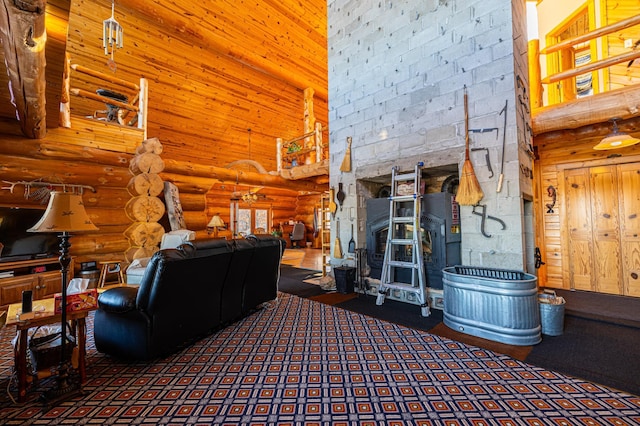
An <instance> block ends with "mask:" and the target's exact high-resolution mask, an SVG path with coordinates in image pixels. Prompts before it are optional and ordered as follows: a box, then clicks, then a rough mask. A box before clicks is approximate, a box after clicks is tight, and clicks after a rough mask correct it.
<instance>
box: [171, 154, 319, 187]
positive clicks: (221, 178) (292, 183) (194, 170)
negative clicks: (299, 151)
mask: <svg viewBox="0 0 640 426" xmlns="http://www.w3.org/2000/svg"><path fill="white" fill-rule="evenodd" d="M163 173H164V174H169V173H173V174H176V175H177V174H180V175H184V176H195V177H204V178H209V179H212V181H213V182H220V183H237V184H241V185H253V186H267V187H274V188H282V189H290V190H294V191H311V192H323V191H326V190H327V189H328V188H327V185H326V184H318V183H315V182H313V181H308V180H288V179H284V178H282V177H280V176H276V175H272V174H261V173H254V172H247V171H241V170H232V169H227V168H225V167H216V166H204V165H201V164H193V163H186V162H183V161H177V160H171V159H165V169H164V172H163Z"/></svg>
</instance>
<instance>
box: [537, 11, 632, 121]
mask: <svg viewBox="0 0 640 426" xmlns="http://www.w3.org/2000/svg"><path fill="white" fill-rule="evenodd" d="M636 25H640V14H639V15H636V16H632V17H630V18H627V19H624V20H622V21H619V22H616V23H614V24H611V25H607V26H604V27H601V28H598V29H596V30H594V31H590V32H588V33H585V34H582V35H579V36H576V37H573V38H571V39H567V40H563V41H562V42H560V43H557V44H554V45H550V46H547V47H545V48H544V49H542V50H541V51H540V50H539V44H538V40H531V41H530V42H529V63H530V71H529V80H530V81H529V86H530V90H531V92H530V99H531V107H532V108H533V109H536V108H538V107H541V106H543V100H542V93H543V85H550V84H554V83H560V87H561V88H560V90H561V92H562V93H563V94H564V95H567V96H560V98H562V99H563V100H572V99H574V97H572V96H569V95H568V94H567V90H566V89H565V88H569V87H571V88H573V87H575V78H576V77H577V76H580V75H583V74H587V73H591V72H597V71H599V70H602V69H605V68H608V67H611V66H613V65H617V64H621V63H625V62H628V63H629V62H631V61H633V60H635V59H637V58H640V48H633V47H632V48H631V50H629V51H627V52H625V53H622V54H619V55H614V56H609V57H606V58H597V60H596V61H594V62H590V63H588V64H586V65H582V66H574V67H569V68H567V69H564V70H562V71H559V72H556V73H553V74H550V75H548V76H546V77H544V78H541V73H540V55H551V54H554V53H558V54H560V55H561V56H562V57H573V55H572V54H571V53H572V51H573V49H574V48H575V46H577V45H580V44H584V43H589V42H592V41H594V40H598V39H600V38H602V37H604V36H606V35H608V34H612V33H615V32H617V31H621V30H623V29H627V28H630V27H633V26H636ZM562 52H566V53H568V54H567V55H562ZM594 80H595V79H594ZM603 91H607V90H606V89H603Z"/></svg>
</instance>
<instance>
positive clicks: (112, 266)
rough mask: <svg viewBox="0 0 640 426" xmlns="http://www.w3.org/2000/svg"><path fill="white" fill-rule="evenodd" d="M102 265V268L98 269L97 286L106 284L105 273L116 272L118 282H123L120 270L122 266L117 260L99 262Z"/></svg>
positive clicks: (100, 286) (122, 274)
mask: <svg viewBox="0 0 640 426" xmlns="http://www.w3.org/2000/svg"><path fill="white" fill-rule="evenodd" d="M100 265H102V269H101V270H100V279H99V280H98V286H97V288H102V287H104V285H105V284H106V281H107V275H109V274H113V273H116V272H117V273H118V282H117V283H118V284H124V283H125V279H124V273H123V272H122V267H121V266H120V261H119V260H111V261H106V262H100Z"/></svg>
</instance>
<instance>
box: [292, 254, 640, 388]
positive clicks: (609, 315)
mask: <svg viewBox="0 0 640 426" xmlns="http://www.w3.org/2000/svg"><path fill="white" fill-rule="evenodd" d="M296 269H297V268H294V267H291V268H287V269H283V273H282V277H281V280H282V278H285V280H286V288H287V289H288V291H287V290H284V289H281V291H283V292H287V293H291V294H295V295H298V296H300V297H311V296H317V292H318V291H320V292H321V293H324V291H323V290H322V289H321V288H320V287H319V286H314V285H312V284H306V283H302V282H301V281H302V280H300V281H298V282H297V283H296V277H300V276H302V275H303V274H308V273H309V272H313V271H309V270H300V269H298V270H297V271H296ZM307 286H311V287H316V289H309V288H307ZM308 292H314V294H312V295H311V296H307V295H305V294H306V293H308ZM557 294H558V295H559V296H562V297H564V298H565V300H566V304H565V319H564V332H563V334H562V335H560V336H547V335H543V339H542V342H541V343H539V344H537V345H535V346H527V347H522V346H517V347H516V346H511V345H504V344H501V343H497V342H493V341H490V340H486V339H480V338H476V337H473V336H469V335H466V334H463V333H458V332H455V331H454V330H451V329H449V328H448V327H446V326H445V325H444V323H442V311H440V310H436V309H433V310H432V311H431V316H430V317H427V318H424V317H422V316H421V315H420V308H419V307H418V306H416V305H412V304H407V303H402V302H396V301H393V300H388V299H387V300H385V302H384V304H383V305H382V306H378V305H376V300H375V297H373V296H367V295H357V297H353V298H351V299H350V300H346V301H344V302H339V303H336V304H335V306H337V307H340V308H342V309H346V310H349V311H353V312H357V313H360V314H364V315H367V316H371V317H374V318H378V319H382V320H385V321H388V322H392V323H395V324H400V325H403V326H406V327H411V328H414V329H418V330H424V331H428V332H430V333H432V334H436V335H439V336H442V337H447V338H449V339H452V340H456V341H459V342H462V343H465V344H469V345H475V346H478V347H481V348H484V349H489V350H492V351H494V352H498V353H502V354H506V355H509V356H511V357H513V358H515V359H519V360H524V361H525V362H527V363H530V364H532V365H535V366H537V367H541V368H545V369H550V370H554V371H557V372H560V373H563V374H567V375H569V376H573V377H577V378H581V379H585V380H589V381H592V382H596V383H600V384H602V385H605V386H608V387H611V388H614V389H618V390H622V391H625V392H629V393H631V394H634V395H640V299H639V298H630V297H621V296H609V295H602V294H597V293H590V292H579V291H563V290H558V291H557Z"/></svg>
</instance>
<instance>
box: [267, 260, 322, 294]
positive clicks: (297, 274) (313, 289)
mask: <svg viewBox="0 0 640 426" xmlns="http://www.w3.org/2000/svg"><path fill="white" fill-rule="evenodd" d="M317 274H318V271H314V270H311V269H303V268H295V267H293V266H289V265H281V266H280V281H279V282H278V290H279V291H281V292H283V293H289V294H295V295H296V296H299V297H305V298H308V297H312V296H319V295H321V294H325V293H326V291H324V290H323V289H322V288H320V286H319V285H315V284H307V283H305V282H303V281H304V280H306V279H308V278H313V277H315V276H316V275H317Z"/></svg>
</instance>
